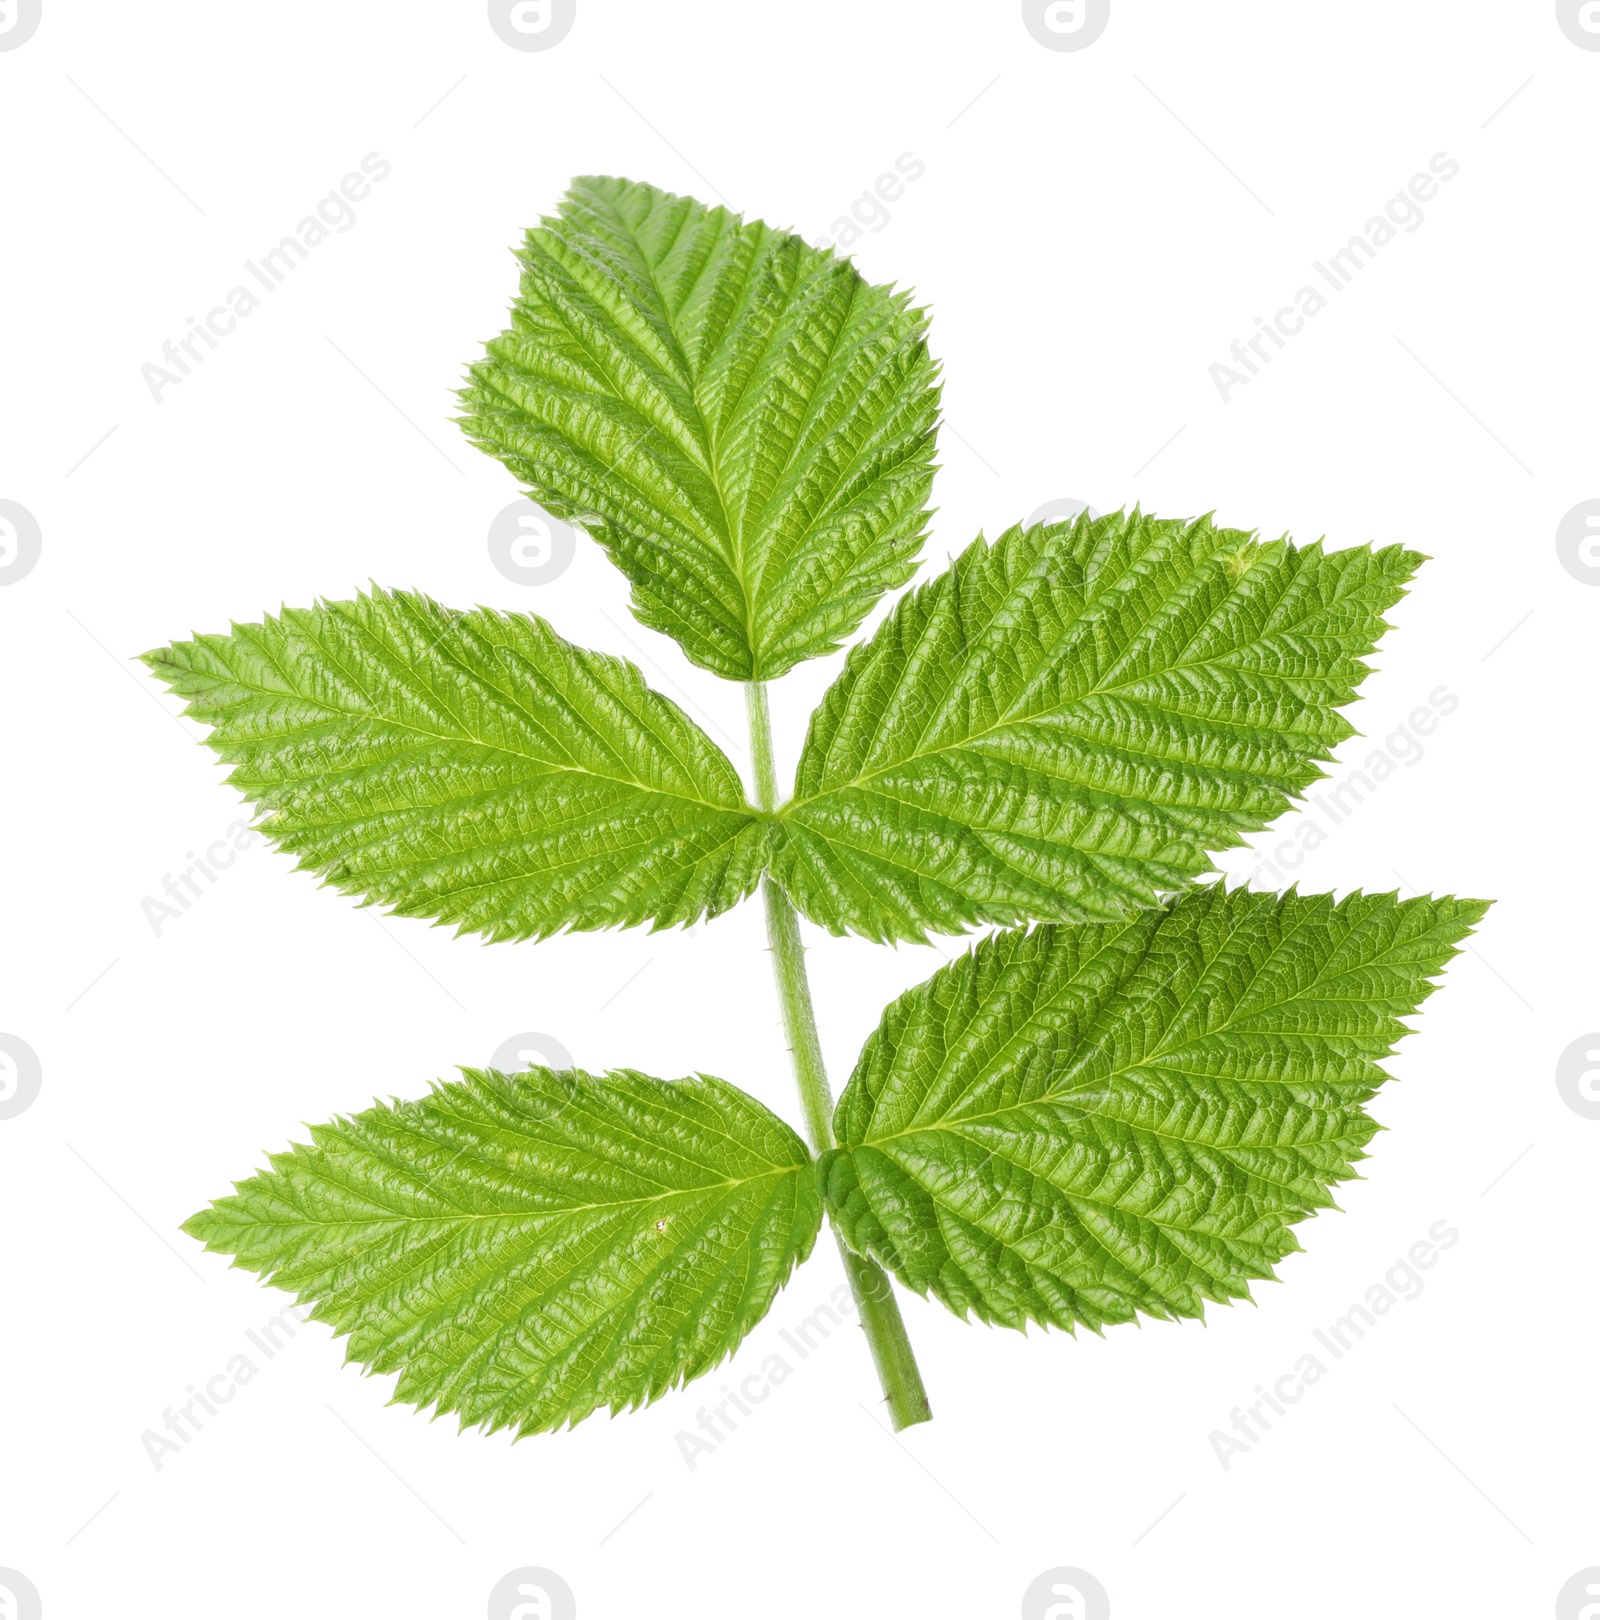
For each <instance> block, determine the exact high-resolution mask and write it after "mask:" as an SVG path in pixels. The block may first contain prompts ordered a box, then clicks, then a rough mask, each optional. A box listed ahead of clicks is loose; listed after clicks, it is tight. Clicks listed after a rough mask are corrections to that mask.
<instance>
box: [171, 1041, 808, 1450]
mask: <svg viewBox="0 0 1600 1620" xmlns="http://www.w3.org/2000/svg"><path fill="white" fill-rule="evenodd" d="M462 1073H463V1078H462V1080H460V1081H459V1082H453V1083H451V1084H448V1085H443V1086H440V1087H439V1088H438V1089H437V1090H436V1091H435V1092H434V1094H433V1095H432V1096H431V1097H428V1098H427V1099H426V1100H424V1101H421V1102H410V1103H397V1104H395V1105H393V1106H389V1107H375V1108H372V1109H369V1110H368V1111H367V1112H365V1113H362V1114H357V1115H356V1116H355V1117H354V1118H353V1119H343V1120H336V1121H334V1122H333V1123H332V1124H329V1125H323V1126H319V1127H317V1128H315V1129H313V1131H312V1133H311V1135H312V1141H313V1144H314V1145H313V1146H311V1147H304V1146H296V1147H294V1148H292V1149H291V1150H290V1151H289V1152H287V1153H282V1154H278V1155H276V1156H274V1157H273V1158H272V1160H271V1165H272V1168H271V1170H270V1171H268V1172H264V1173H263V1174H261V1175H257V1176H255V1177H253V1178H252V1179H251V1180H249V1181H245V1182H241V1183H240V1184H239V1186H238V1191H237V1194H236V1195H235V1196H233V1197H230V1198H224V1199H222V1200H220V1201H219V1202H218V1203H216V1204H215V1205H213V1206H212V1207H211V1208H210V1209H208V1210H205V1211H203V1212H202V1213H201V1214H199V1215H196V1216H195V1217H194V1219H193V1220H191V1221H190V1222H189V1224H188V1225H187V1226H186V1227H185V1231H187V1232H188V1233H189V1234H190V1235H191V1236H193V1237H196V1238H199V1239H201V1240H202V1241H203V1242H204V1243H205V1244H206V1246H207V1248H210V1249H215V1250H218V1251H220V1252H222V1253H224V1254H231V1255H233V1256H235V1257H236V1259H235V1264H236V1265H240V1266H243V1267H245V1268H247V1269H248V1270H251V1271H255V1272H258V1273H260V1274H261V1275H262V1276H263V1277H265V1278H267V1279H268V1280H269V1281H271V1282H273V1283H275V1284H277V1286H278V1287H280V1288H285V1289H288V1290H289V1291H290V1292H292V1293H293V1294H295V1296H296V1297H297V1298H298V1299H299V1300H301V1301H302V1302H306V1303H312V1304H314V1306H315V1310H314V1315H315V1316H316V1318H317V1319H318V1320H319V1321H323V1322H328V1323H330V1324H331V1325H332V1326H333V1327H334V1328H335V1329H336V1330H337V1331H338V1332H340V1333H344V1334H348V1335H349V1337H350V1344H349V1359H351V1360H352V1361H358V1362H361V1363H363V1364H364V1365H366V1366H367V1367H369V1368H371V1369H372V1370H373V1371H375V1372H383V1373H392V1372H398V1373H399V1375H400V1378H399V1383H398V1386H397V1389H396V1398H397V1399H398V1400H403V1401H408V1402H411V1403H412V1404H414V1405H416V1406H419V1407H422V1408H429V1407H432V1408H436V1409H437V1410H438V1411H440V1412H455V1413H457V1414H459V1415H460V1418H461V1422H462V1426H463V1427H467V1426H469V1425H481V1426H483V1427H484V1428H486V1429H488V1430H490V1431H493V1430H496V1429H502V1428H512V1429H515V1430H516V1431H517V1433H518V1434H519V1435H521V1434H531V1433H534V1432H536V1431H539V1430H543V1429H553V1428H558V1427H560V1426H562V1425H563V1424H570V1423H576V1422H578V1421H579V1419H581V1418H583V1417H586V1416H587V1415H588V1414H589V1413H591V1412H593V1411H594V1410H596V1408H598V1407H601V1406H606V1407H609V1408H610V1409H611V1410H612V1411H614V1412H615V1411H621V1410H624V1409H626V1408H630V1407H635V1406H640V1405H643V1404H644V1403H645V1402H647V1401H652V1400H655V1399H656V1398H657V1397H658V1396H660V1395H661V1394H663V1393H665V1392H666V1391H667V1390H669V1389H671V1388H674V1387H675V1386H677V1385H678V1384H681V1383H684V1382H685V1381H687V1380H688V1379H691V1378H694V1377H697V1376H698V1375H699V1374H701V1373H703V1372H705V1371H707V1369H709V1368H711V1367H713V1366H715V1365H716V1364H717V1363H718V1362H719V1361H721V1360H722V1359H723V1358H724V1357H726V1356H728V1355H729V1354H731V1353H732V1351H733V1350H734V1348H735V1347H736V1346H737V1345H738V1343H739V1341H740V1340H741V1339H742V1338H743V1337H744V1336H745V1334H746V1333H748V1332H749V1331H750V1329H751V1328H752V1327H754V1326H755V1324H756V1323H757V1322H759V1321H760V1320H761V1318H762V1317H763V1316H764V1315H765V1314H766V1312H767V1310H768V1308H769V1307H770V1306H771V1304H772V1300H773V1297H774V1296H775V1295H776V1293H777V1291H778V1290H779V1289H780V1288H781V1287H782V1286H783V1284H784V1283H785V1281H787V1279H788V1277H789V1274H790V1272H791V1271H792V1270H793V1269H794V1267H795V1265H796V1264H798V1263H799V1262H800V1261H801V1260H803V1259H805V1257H806V1256H807V1255H808V1254H809V1253H810V1252H811V1245H812V1243H813V1241H814V1240H815V1238H816V1234H817V1227H818V1224H819V1222H820V1221H821V1218H822V1210H821V1201H820V1199H819V1197H818V1193H817V1185H816V1169H815V1166H814V1164H813V1163H812V1162H811V1158H810V1155H809V1153H808V1152H807V1150H806V1147H805V1145H804V1143H802V1142H801V1140H800V1139H799V1137H797V1136H796V1135H795V1134H794V1132H793V1131H791V1130H790V1129H789V1127H788V1126H787V1125H785V1124H784V1123H783V1122H782V1121H781V1120H780V1119H778V1118H776V1117H775V1116H774V1115H773V1114H771V1113H769V1112H768V1111H767V1110H766V1109H765V1108H763V1107H762V1106H761V1104H760V1103H758V1102H756V1101H755V1099H754V1098H752V1097H747V1096H746V1095H745V1094H744V1093H743V1092H741V1091H738V1090H736V1089H735V1088H734V1087H732V1086H729V1085H726V1084H724V1083H723V1082H722V1081H720V1080H712V1079H707V1078H703V1077H702V1078H699V1079H694V1080H681V1081H678V1082H676V1083H673V1084H668V1083H666V1082H663V1081H660V1080H651V1079H648V1078H647V1077H646V1076H644V1075H641V1074H636V1073H633V1072H632V1071H627V1070H623V1071H618V1072H616V1073H613V1074H611V1075H609V1076H607V1077H606V1078H604V1079H598V1078H596V1077H595V1076H593V1075H587V1074H582V1073H565V1074H558V1073H554V1072H552V1071H551V1070H549V1069H530V1070H528V1071H526V1072H524V1073H521V1074H517V1075H505V1074H500V1073H497V1072H495V1071H492V1070H489V1071H478V1070H472V1069H467V1070H463V1071H462Z"/></svg>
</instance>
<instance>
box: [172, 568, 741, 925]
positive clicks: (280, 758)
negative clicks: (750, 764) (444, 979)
mask: <svg viewBox="0 0 1600 1620" xmlns="http://www.w3.org/2000/svg"><path fill="white" fill-rule="evenodd" d="M145 661H146V663H148V664H149V665H150V667H151V668H152V669H154V670H155V672H156V673H157V674H158V675H159V676H160V677H161V678H162V679H163V680H164V681H165V682H166V683H167V684H168V685H169V686H170V687H171V688H172V690H173V691H174V692H176V693H177V694H178V695H179V696H181V697H185V698H187V699H188V700H189V704H188V709H187V711H186V712H187V713H188V714H190V715H191V716H193V717H194V718H195V719H197V720H203V721H206V722H207V723H209V724H210V725H211V726H212V727H213V730H212V732H211V735H210V737H209V738H208V739H207V740H208V741H209V743H210V745H211V746H212V747H213V748H214V749H215V750H216V751H217V753H218V754H220V755H221V757H222V758H223V759H224V760H226V761H228V763H229V764H231V765H233V766H234V770H233V772H232V774H231V775H230V776H229V778H228V780H229V781H230V782H232V783H233V784H234V785H235V786H236V787H238V788H239V789H241V791H243V792H244V793H246V794H248V795H249V796H250V797H251V798H252V799H254V800H255V801H256V802H257V803H258V804H260V805H261V806H262V808H263V809H264V810H266V811H267V812H268V814H267V816H266V819H265V820H264V821H263V822H262V828H263V830H264V831H265V832H267V833H268V834H269V835H270V836H271V837H272V838H273V839H274V840H275V841H276V842H277V843H278V844H279V845H280V846H281V847H282V848H283V849H285V850H287V851H289V852H290V853H291V854H295V855H298V856H299V857H300V865H301V866H302V867H305V868H309V869H311V870H312V871H315V872H319V873H321V874H323V875H324V876H325V877H326V878H327V880H328V881H329V882H330V883H332V884H333V885H334V886H335V887H337V888H339V889H340V890H342V891H344V892H345V893H347V894H359V895H362V896H365V897H366V898H367V899H368V900H370V901H376V902H380V903H382V904H385V905H390V906H393V907H394V909H395V911H396V912H397V913H398V914H399V915H401V916H405V917H434V918H437V919H439V920H440V921H441V922H449V923H457V924H459V925H460V927H461V929H462V930H470V931H473V932H477V933H481V934H484V935H486V936H487V937H488V938H490V939H526V938H529V937H532V936H542V935H545V934H550V933H554V932H556V931H557V930H558V929H561V928H575V929H583V928H604V927H608V926H611V925H612V924H617V923H637V922H642V921H645V920H647V919H648V920H650V921H652V922H654V923H655V925H656V926H657V927H665V926H667V925H668V924H672V923H687V922H693V921H695V920H696V919H697V918H699V917H701V916H705V915H715V914H716V913H718V912H720V911H724V910H726V909H727V908H728V907H729V906H731V905H734V904H736V903H737V902H738V901H739V900H741V899H743V898H744V897H745V895H747V894H748V893H749V892H750V890H751V889H752V888H753V887H754V885H755V882H756V879H757V877H758V875H759V872H760V868H761V863H762V859H763V851H764V844H765V839H766V831H765V828H764V826H763V824H762V823H761V822H760V821H758V819H757V818H756V815H755V813H754V812H753V811H752V810H751V809H750V808H749V807H748V805H747V804H746V803H745V796H744V789H743V787H742V785H741V784H740V781H739V777H738V773H737V772H736V771H735V770H734V768H733V766H732V765H731V764H730V763H729V762H728V760H727V758H726V757H725V756H724V755H723V753H722V751H721V750H720V749H719V748H718V747H717V745H716V744H715V743H714V742H712V741H711V739H710V738H709V737H707V736H706V734H705V733H704V732H703V731H702V730H701V729H700V728H699V727H698V726H697V725H695V724H694V722H693V721H691V720H690V719H689V718H688V717H687V716H686V715H685V714H684V713H683V711H682V710H681V709H679V708H678V706H677V705H676V704H675V703H672V702H670V701H669V700H668V699H666V698H664V697H661V696H659V695H658V694H657V693H655V692H652V691H651V690H650V689H649V687H647V686H646V685H645V683H644V679H643V677H642V676H641V675H640V673H639V671H638V670H637V669H635V668H634V667H633V665H631V664H628V663H624V662H623V661H622V660H620V659H616V658H609V657H606V656H605V655H604V654H601V653H595V652H585V651H583V650H582V649H580V648H577V647H574V646H572V645H571V644H570V643H569V642H566V641H563V640H562V639H561V637H559V636H558V635H556V633H555V632H554V631H553V630H552V629H551V628H550V627H549V626H548V625H547V624H545V623H544V622H543V621H542V620H539V619H535V618H532V617H528V616H524V615H521V614H500V613H493V612H490V611H489V610H488V609H485V608H479V609H477V610H475V611H473V612H470V613H452V612H450V611H448V610H446V609H444V608H442V607H440V606H439V605H438V604H437V603H436V602H432V601H430V600H429V599H428V598H427V597H424V596H415V595H408V594H404V593H393V594H390V593H378V594H375V595H372V596H362V597H358V598H357V599H356V600H355V601H353V602H326V603H323V604H322V605H321V606H319V607H315V608H310V609H289V610H286V611H285V612H284V613H283V614H282V615H281V616H280V617H278V618H269V619H267V620H266V621H265V622H264V623H262V624H257V625H235V626H234V629H233V633H232V634H231V635H227V636H200V637H198V638H197V639H195V640H193V641H184V642H178V643H176V644H175V645H174V646H171V647H168V648H165V649H163V650H161V651H159V652H153V653H149V654H147V655H146V658H145Z"/></svg>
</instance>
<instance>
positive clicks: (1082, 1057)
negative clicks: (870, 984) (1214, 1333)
mask: <svg viewBox="0 0 1600 1620" xmlns="http://www.w3.org/2000/svg"><path fill="white" fill-rule="evenodd" d="M1486 909H1487V906H1486V904H1485V903H1484V902H1481V901H1477V900H1456V899H1451V898H1443V899H1434V898H1425V899H1418V900H1406V901H1401V900H1399V899H1397V898H1396V897H1395V896H1394V895H1363V894H1354V895H1351V896H1350V897H1349V898H1348V899H1345V900H1341V901H1339V902H1337V903H1335V902H1334V900H1333V898H1332V897H1331V896H1329V895H1305V896H1301V895H1296V894H1293V893H1291V894H1288V895H1285V896H1277V895H1260V894H1251V893H1249V892H1248V891H1246V890H1243V889H1235V890H1232V891H1231V892H1230V891H1224V890H1223V888H1222V887H1221V886H1220V885H1216V886H1210V887H1206V888H1202V889H1196V890H1191V891H1190V892H1189V893H1187V894H1185V895H1184V896H1183V897H1182V898H1181V899H1179V900H1177V901H1176V902H1174V903H1172V904H1170V905H1169V906H1167V907H1166V908H1165V909H1163V910H1160V911H1152V912H1145V913H1142V914H1140V915H1139V916H1137V917H1135V918H1133V919H1132V920H1131V921H1126V922H1119V923H1102V924H1094V925H1086V926H1076V927H1061V926H1045V927H1040V928H1036V929H1034V930H1032V931H1031V932H1027V931H1023V930H1017V931H1015V932H1011V933H1003V934H998V935H995V936H994V937H992V938H989V939H986V940H984V941H982V942H981V943H980V944H978V945H976V946H975V947H974V948H973V949H972V950H971V951H969V952H968V953H967V955H966V956H964V957H962V958H961V959H960V960H959V961H957V962H955V963H954V964H952V965H951V966H950V967H948V968H945V969H942V970H941V971H940V972H938V973H936V974H935V975H934V976H933V977H932V978H931V979H929V980H928V981H927V983H925V984H923V985H920V986H919V987H918V988H916V989H914V990H911V991H909V992H907V993H906V994H905V995H903V996H902V997H901V998H900V999H899V1000H898V1001H896V1002H895V1003H894V1004H893V1005H892V1006H890V1008H889V1009H888V1011H887V1012H886V1013H885V1015H884V1018H883V1022H882V1024H881V1025H880V1026H879V1028H878V1031H877V1033H876V1034H874V1035H873V1036H872V1038H871V1039H870V1040H869V1041H868V1042H867V1045H866V1047H865V1049H864V1050H863V1052H862V1054H861V1059H860V1062H859V1063H858V1064H857V1066H856V1071H855V1074H854V1075H853V1076H852V1078H851V1080H850V1084H849V1086H848V1087H847V1089H846V1090H845V1093H844V1095H843V1097H842V1098H841V1099H840V1102H839V1108H838V1115H837V1119H836V1122H835V1128H836V1131H837V1135H838V1140H839V1142H840V1144H841V1146H840V1148H839V1150H837V1151H835V1152H832V1153H830V1154H828V1155H826V1156H825V1157H824V1159H823V1162H822V1168H823V1175H824V1185H825V1197H826V1200H827V1205H828V1212H829V1214H830V1216H831V1217H832V1218H833V1220H834V1221H835V1223H836V1224H837V1225H838V1226H839V1229H840V1230H841V1231H842V1232H843V1233H844V1235H845V1237H846V1240H847V1241H848V1242H849V1243H850V1244H851V1246H852V1247H853V1248H854V1249H856V1250H857V1252H859V1253H862V1254H870V1255H872V1256H874V1257H876V1258H878V1259H880V1260H881V1261H882V1262H883V1264H884V1265H886V1266H887V1267H889V1269H890V1270H892V1271H893V1272H894V1273H895V1274H896V1275H897V1276H899V1277H900V1278H901V1280H902V1281H904V1282H905V1283H906V1284H907V1286H909V1287H911V1288H914V1289H916V1290H917V1291H918V1292H920V1293H932V1294H934V1295H935V1296H937V1297H938V1298H939V1299H940V1300H942V1301H943V1302H944V1303H945V1304H946V1305H948V1306H949V1307H950V1309H951V1310H953V1311H955V1312H957V1313H958V1314H961V1315H966V1314H967V1313H969V1312H970V1313H972V1314H973V1315H975V1316H977V1317H979V1318H981V1319H982V1320H984V1321H989V1322H998V1323H1002V1324H1004V1325H1006V1326H1008V1327H1022V1326H1023V1325H1024V1324H1026V1323H1027V1322H1030V1321H1033V1322H1041V1323H1046V1324H1051V1325H1054V1326H1057V1327H1065V1328H1071V1327H1072V1326H1073V1325H1074V1324H1076V1323H1080V1322H1081V1323H1084V1324H1086V1325H1087V1326H1089V1327H1091V1328H1095V1329H1098V1328H1100V1327H1101V1326H1102V1325H1103V1324H1105V1323H1108V1322H1125V1321H1129V1320H1131V1319H1132V1318H1133V1317H1134V1316H1135V1314H1136V1313H1138V1312H1144V1313H1145V1314H1147V1315H1149V1316H1155V1317H1185V1316H1198V1315H1200V1314H1201V1308H1202V1303H1203V1301H1205V1300H1208V1299H1209V1300H1229V1299H1235V1298H1240V1297H1243V1296H1245V1295H1246V1294H1247V1292H1248V1289H1247V1284H1248V1282H1249V1281H1250V1279H1252V1278H1261V1277H1270V1276H1271V1275H1272V1267H1273V1266H1274V1265H1275V1264H1276V1263H1277V1262H1278V1261H1279V1260H1281V1259H1282V1258H1283V1257H1284V1255H1286V1254H1288V1253H1289V1252H1290V1251H1291V1250H1293V1249H1296V1248H1298V1247H1299V1245H1298V1244H1297V1243H1296V1241H1295V1239H1294V1237H1293V1235H1292V1233H1291V1232H1290V1227H1291V1226H1292V1225H1293V1224H1294V1223H1295V1222H1296V1221H1299V1220H1301V1219H1302V1218H1303V1217H1304V1216H1305V1215H1307V1214H1308V1213H1309V1212H1310V1211H1312V1210H1315V1209H1319V1208H1323V1207H1325V1206H1328V1205H1331V1203H1332V1199H1331V1198H1330V1196H1329V1189H1330V1188H1331V1187H1332V1186H1333V1185H1334V1184H1335V1183H1337V1182H1340V1181H1344V1180H1348V1179H1349V1178H1350V1177H1351V1176H1352V1175H1353V1174H1354V1171H1353V1169H1352V1166H1353V1165H1354V1164H1355V1163H1356V1161H1357V1160H1359V1159H1361V1158H1364V1157H1365V1154H1364V1153H1363V1151H1362V1150H1363V1148H1364V1147H1365V1145H1366V1143H1367V1142H1368V1140H1369V1139H1370V1138H1371V1137H1372V1135H1373V1133H1374V1132H1375V1131H1376V1130H1377V1129H1378V1127H1377V1125H1376V1124H1375V1123H1374V1122H1373V1121H1372V1120H1371V1119H1370V1118H1369V1117H1368V1116H1367V1114H1366V1113H1365V1112H1364V1111H1363V1109H1362V1104H1363V1103H1365V1102H1366V1101H1367V1100H1368V1099H1369V1098H1370V1097H1371V1096H1372V1095H1373V1094H1374V1092H1376V1091H1377V1089H1378V1087H1379V1086H1380V1085H1381V1084H1382V1083H1383V1081H1384V1080H1385V1078H1386V1076H1385V1074H1384V1072H1383V1070H1382V1069H1381V1068H1380V1067H1379V1059H1381V1058H1383V1057H1384V1056H1386V1055H1387V1054H1388V1053H1389V1052H1390V1051H1392V1050H1393V1048H1394V1045H1395V1043H1396V1042H1397V1041H1398V1040H1399V1038H1400V1036H1401V1035H1403V1034H1404V1033H1405V1032H1406V1028H1405V1025H1404V1024H1402V1023H1401V1019H1403V1018H1405V1017H1407V1016H1408V1015H1410V1014H1412V1013H1414V1012H1415V1011H1416V1009H1417V1007H1418V1005H1419V1004H1420V1003H1421V1002H1422V1000H1423V999H1424V997H1426V996H1427V995H1428V994H1429V993H1430V992H1431V990H1432V988H1433V986H1432V985H1431V984H1430V982H1429V981H1430V980H1431V979H1432V978H1433V977H1434V975H1436V974H1437V973H1438V972H1439V971H1440V969H1441V968H1443V966H1444V964H1445V963H1446V962H1447V961H1449V960H1450V958H1451V957H1452V956H1454V955H1455V954H1456V946H1457V945H1458V944H1459V942H1460V941H1461V940H1462V939H1464V938H1465V937H1466V936H1467V934H1468V933H1469V932H1470V931H1471V929H1472V926H1473V924H1475V923H1476V922H1477V921H1478V919H1479V918H1480V917H1482V915H1483V913H1484V912H1485V910H1486Z"/></svg>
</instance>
